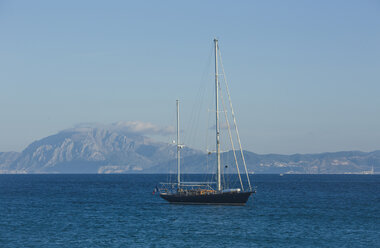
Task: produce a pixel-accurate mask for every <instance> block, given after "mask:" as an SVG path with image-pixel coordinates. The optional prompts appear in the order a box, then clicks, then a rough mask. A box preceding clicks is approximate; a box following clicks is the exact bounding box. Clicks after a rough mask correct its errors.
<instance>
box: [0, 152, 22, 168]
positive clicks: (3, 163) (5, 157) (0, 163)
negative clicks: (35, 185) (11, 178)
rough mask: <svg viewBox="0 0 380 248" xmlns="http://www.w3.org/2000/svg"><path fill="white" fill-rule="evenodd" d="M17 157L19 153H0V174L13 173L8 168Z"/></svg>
mask: <svg viewBox="0 0 380 248" xmlns="http://www.w3.org/2000/svg"><path fill="white" fill-rule="evenodd" d="M19 156H20V153H19V152H0V173H15V172H14V171H13V172H12V171H10V170H9V167H10V165H11V164H12V163H13V161H15V160H16V159H17V158H18V157H19Z"/></svg>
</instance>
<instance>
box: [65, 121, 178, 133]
mask: <svg viewBox="0 0 380 248" xmlns="http://www.w3.org/2000/svg"><path fill="white" fill-rule="evenodd" d="M94 128H98V129H107V130H119V131H123V132H125V133H133V134H139V135H161V136H167V135H172V134H174V133H175V128H174V127H172V126H166V127H165V126H158V125H155V124H153V123H150V122H142V121H119V122H116V123H112V124H108V125H107V124H99V123H80V124H77V125H75V126H74V128H70V129H67V130H64V131H76V132H87V131H91V130H92V129H94Z"/></svg>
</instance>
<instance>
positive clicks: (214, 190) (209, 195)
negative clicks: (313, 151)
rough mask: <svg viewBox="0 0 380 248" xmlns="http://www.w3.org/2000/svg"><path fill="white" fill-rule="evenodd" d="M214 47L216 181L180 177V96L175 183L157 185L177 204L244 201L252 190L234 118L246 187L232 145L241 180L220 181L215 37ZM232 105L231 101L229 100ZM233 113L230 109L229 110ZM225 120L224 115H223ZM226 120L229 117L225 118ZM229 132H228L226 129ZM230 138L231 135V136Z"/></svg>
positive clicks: (231, 203) (177, 102) (164, 196)
mask: <svg viewBox="0 0 380 248" xmlns="http://www.w3.org/2000/svg"><path fill="white" fill-rule="evenodd" d="M214 48H215V49H214V51H215V108H216V109H215V113H216V116H215V118H216V125H215V127H216V128H215V136H216V137H215V138H216V144H215V145H216V152H215V153H216V181H215V182H183V181H181V155H180V151H181V149H182V147H183V146H182V145H181V143H180V128H179V124H180V122H179V100H177V101H176V106H177V140H176V145H177V181H176V182H174V183H161V184H160V187H159V188H158V187H157V189H158V191H159V193H160V194H159V195H160V197H161V198H163V199H165V200H166V201H168V202H170V203H177V204H226V205H245V204H246V203H247V201H248V199H249V197H250V196H251V195H252V194H253V193H255V190H254V189H252V186H251V183H250V179H249V176H248V171H247V166H246V164H245V159H244V154H243V150H242V148H241V143H240V138H239V134H238V131H237V126H236V120H235V118H234V124H235V128H236V133H237V136H238V141H239V146H240V155H241V160H242V161H243V163H244V167H245V172H246V175H247V180H246V181H247V183H248V187H246V189H244V186H243V181H242V178H241V175H240V171H239V166H238V164H237V155H236V152H235V149H234V147H233V149H232V152H233V155H234V158H235V162H236V167H237V172H238V177H239V180H240V187H238V188H228V187H227V186H226V185H223V183H222V179H221V178H222V176H221V174H222V169H221V148H220V123H219V113H220V110H219V88H220V84H219V78H218V76H219V75H218V54H219V46H218V40H217V39H214ZM231 106H232V104H231ZM232 113H233V111H232ZM226 120H227V118H226ZM227 123H228V121H227ZM229 134H230V136H231V132H230V131H229ZM231 142H232V139H231Z"/></svg>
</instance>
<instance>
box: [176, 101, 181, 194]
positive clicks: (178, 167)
mask: <svg viewBox="0 0 380 248" xmlns="http://www.w3.org/2000/svg"><path fill="white" fill-rule="evenodd" d="M176 102H177V173H178V188H179V187H180V184H181V166H180V165H181V152H180V150H181V145H180V144H179V100H177V101H176Z"/></svg>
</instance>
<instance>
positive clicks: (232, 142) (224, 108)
mask: <svg viewBox="0 0 380 248" xmlns="http://www.w3.org/2000/svg"><path fill="white" fill-rule="evenodd" d="M223 73H224V72H223ZM220 98H221V102H222V107H223V112H224V117H225V119H226V124H227V129H228V134H229V137H230V142H231V146H232V152H233V154H234V158H235V164H236V170H237V173H238V176H239V180H240V185H241V189H242V190H243V191H244V187H243V182H242V180H241V176H240V170H239V164H238V162H237V157H236V153H235V146H234V141H233V139H232V134H231V128H230V122H229V121H228V116H227V111H226V107H225V105H224V99H223V94H220Z"/></svg>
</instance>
